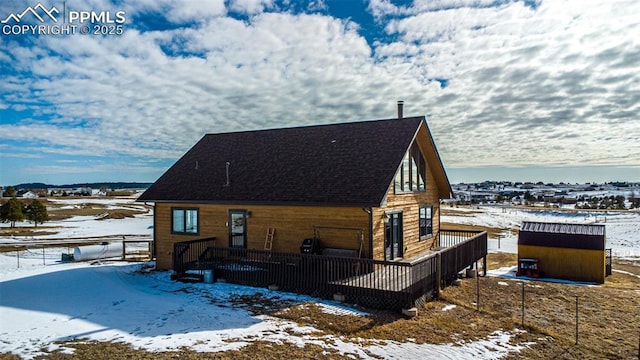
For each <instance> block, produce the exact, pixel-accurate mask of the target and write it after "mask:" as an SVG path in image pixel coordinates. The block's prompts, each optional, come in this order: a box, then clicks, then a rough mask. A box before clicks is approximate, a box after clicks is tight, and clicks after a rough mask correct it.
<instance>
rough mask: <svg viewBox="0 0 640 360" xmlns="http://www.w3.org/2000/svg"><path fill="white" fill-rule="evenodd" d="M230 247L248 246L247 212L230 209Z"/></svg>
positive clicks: (244, 247)
mask: <svg viewBox="0 0 640 360" xmlns="http://www.w3.org/2000/svg"><path fill="white" fill-rule="evenodd" d="M229 247H232V248H243V249H246V248H247V212H246V211H244V210H229Z"/></svg>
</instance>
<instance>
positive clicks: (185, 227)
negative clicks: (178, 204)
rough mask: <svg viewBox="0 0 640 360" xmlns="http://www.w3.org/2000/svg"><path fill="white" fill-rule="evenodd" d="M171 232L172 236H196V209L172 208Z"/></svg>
mask: <svg viewBox="0 0 640 360" xmlns="http://www.w3.org/2000/svg"><path fill="white" fill-rule="evenodd" d="M171 212H172V221H171V232H172V233H174V234H198V209H178V208H172V209H171Z"/></svg>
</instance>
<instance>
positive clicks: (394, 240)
mask: <svg viewBox="0 0 640 360" xmlns="http://www.w3.org/2000/svg"><path fill="white" fill-rule="evenodd" d="M403 247H404V246H403V244H402V213H393V214H389V222H387V223H386V224H385V254H384V256H385V259H386V260H393V259H395V258H401V257H402V256H403V254H402V249H403Z"/></svg>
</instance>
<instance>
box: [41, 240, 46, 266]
mask: <svg viewBox="0 0 640 360" xmlns="http://www.w3.org/2000/svg"><path fill="white" fill-rule="evenodd" d="M42 265H46V264H45V263H44V245H42Z"/></svg>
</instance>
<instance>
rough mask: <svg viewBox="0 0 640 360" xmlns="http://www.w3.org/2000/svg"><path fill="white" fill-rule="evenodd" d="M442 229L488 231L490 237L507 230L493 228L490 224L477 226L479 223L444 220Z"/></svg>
mask: <svg viewBox="0 0 640 360" xmlns="http://www.w3.org/2000/svg"><path fill="white" fill-rule="evenodd" d="M440 228H441V229H456V230H469V231H486V232H487V235H488V236H489V237H490V238H494V239H495V238H497V237H498V236H499V235H501V234H502V233H503V232H504V231H505V230H504V229H500V228H493V227H488V226H477V225H465V224H454V223H448V222H443V223H441V224H440Z"/></svg>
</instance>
